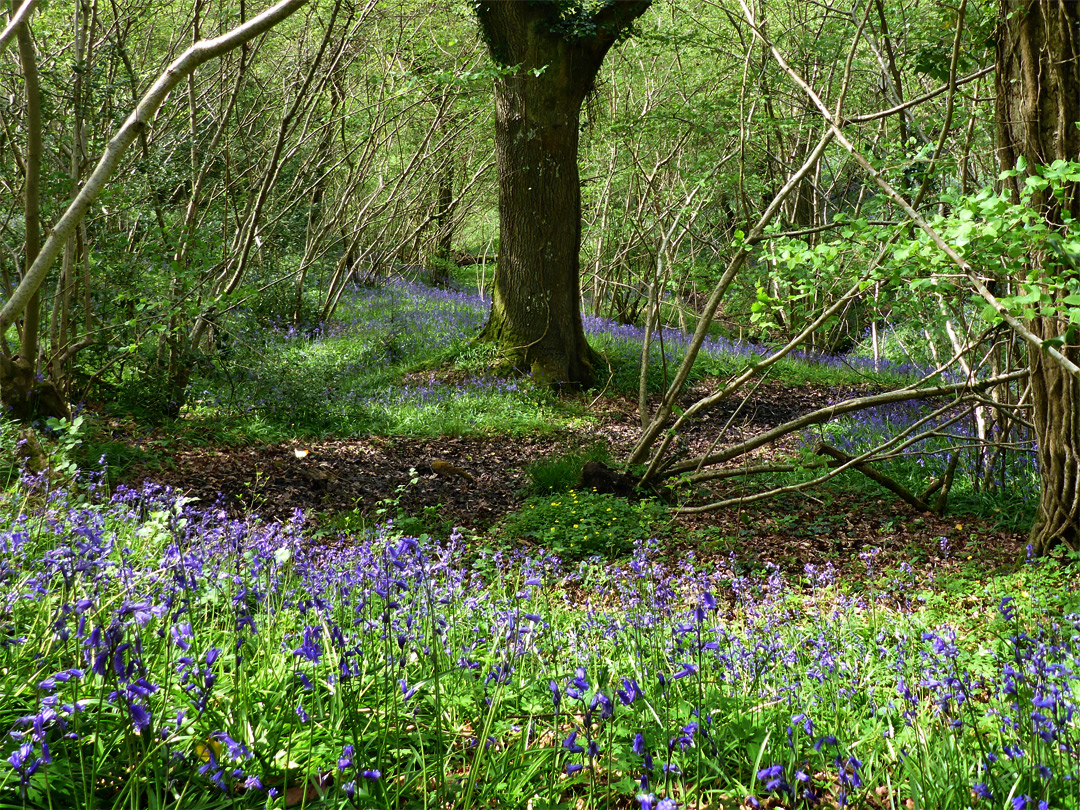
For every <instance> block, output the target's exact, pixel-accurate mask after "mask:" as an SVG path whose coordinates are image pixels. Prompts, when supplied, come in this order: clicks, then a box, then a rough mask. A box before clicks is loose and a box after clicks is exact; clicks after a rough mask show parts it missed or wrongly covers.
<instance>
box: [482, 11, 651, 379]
mask: <svg viewBox="0 0 1080 810" xmlns="http://www.w3.org/2000/svg"><path fill="white" fill-rule="evenodd" d="M562 5H563V4H559V3H554V2H534V3H519V2H514V3H507V2H490V3H487V2H483V3H479V4H477V6H476V14H477V16H478V18H479V20H480V24H481V27H482V29H483V32H484V37H485V40H486V41H487V44H488V47H489V49H490V51H491V55H492V57H493V58H494V59H495V61H496V62H498V63H499V64H500V65H504V66H509V65H515V66H516V68H515V69H514V70H513V72H510V73H507V74H505V75H503V76H502V77H501V78H499V79H498V80H497V81H496V83H495V160H496V167H497V171H498V176H499V259H498V268H497V269H496V272H495V291H494V296H493V300H492V305H491V315H490V317H489V319H488V323H487V326H486V327H485V328H484V332H483V334H482V335H481V339H483V340H488V341H491V342H494V343H496V344H497V345H498V346H499V347H500V348H501V349H502V350H503V351H504V353H505V354H506V355H507V357H508V358H509V359H510V360H511V361H512V362H513V363H514V364H515V365H517V366H518V367H519V368H522V369H525V370H528V371H529V372H531V373H532V374H533V376H534V377H535V378H536V379H538V380H539V381H541V382H543V383H545V384H554V385H560V384H569V385H574V386H588V385H591V384H592V383H593V382H594V381H595V379H596V356H595V353H594V351H593V350H592V348H590V346H589V344H588V342H587V341H586V339H585V332H584V329H583V328H582V321H581V289H580V269H581V268H580V250H581V184H580V181H579V178H578V166H577V149H578V129H579V120H580V114H581V105H582V102H583V101H584V100H585V96H586V95H587V94H588V92H589V91H590V90H591V89H592V86H593V81H594V80H595V78H596V74H597V73H598V72H599V70H600V65H601V64H602V62H603V60H604V56H605V55H606V54H607V51H608V49H609V48H610V47H611V46H612V45H613V44H614V43H615V42H616V40H617V39H618V37H619V36H620V34H621V33H622V32H623V31H624V29H625V28H626V27H627V26H629V25H630V23H632V22H633V20H634V19H636V18H637V17H638V16H640V15H641V14H643V13H644V12H645V10H646V9H647V8H648V6H649V3H648V2H646V1H644V0H635V1H634V2H621V3H614V4H610V5H607V6H604V7H602V9H601V10H600V11H597V12H595V13H590V12H587V11H584V10H582V11H578V12H576V16H573V17H572V18H570V19H568V18H567V17H566V16H565V15H564V13H563V12H564V11H565V9H563V8H562ZM582 31H585V32H586V33H580V32H582Z"/></svg>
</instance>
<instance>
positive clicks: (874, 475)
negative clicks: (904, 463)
mask: <svg viewBox="0 0 1080 810" xmlns="http://www.w3.org/2000/svg"><path fill="white" fill-rule="evenodd" d="M814 452H815V453H816V454H817V455H819V456H828V457H829V458H832V459H836V460H837V461H839V462H840V463H841V464H850V465H851V467H852V468H854V469H856V470H858V471H859V472H861V473H862V474H863V475H865V476H866V477H867V478H869V479H870V480H871V481H873V482H874V483H876V484H880V485H881V486H883V487H885V489H887V490H889V492H891V493H893V494H894V495H896V496H897V497H898V498H900V500H902V501H905V502H906V503H909V504H911V505H912V506H914V507H915V508H916V509H918V510H919V511H920V512H930V511H933V510H932V509H931V508H930V505H929V504H928V503H926V501H924V500H922V499H921V498H919V496H918V495H915V494H913V493H912V492H911V491H910V490H908V488H907V487H905V486H903V485H902V484H899V483H897V482H896V481H894V480H893V479H892V478H889V476H887V475H885V473H883V472H879V471H878V470H875V469H874V468H873V467H871V466H870V465H869V464H866V463H865V462H861V461H855V459H854V458H853V457H852V456H849V455H848V454H847V453H845V452H844V451H843V450H838V449H836V448H835V447H833V446H832V445H829V444H825V442H818V444H817V447H815V448H814Z"/></svg>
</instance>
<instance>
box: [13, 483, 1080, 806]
mask: <svg viewBox="0 0 1080 810" xmlns="http://www.w3.org/2000/svg"><path fill="white" fill-rule="evenodd" d="M17 502H18V503H19V504H20V508H23V509H28V510H30V511H28V512H25V513H23V514H19V513H18V512H17V511H15V510H12V511H13V512H15V514H12V515H10V516H9V517H7V518H5V519H4V520H5V522H4V523H3V524H0V549H2V550H3V552H4V554H3V556H2V558H0V559H2V560H3V566H4V567H3V569H2V576H0V642H2V645H0V655H2V656H3V662H4V666H5V667H7V668H8V670H9V672H10V673H11V676H9V677H8V679H7V681H6V682H7V683H14V684H16V686H15V688H14V690H12V691H5V692H4V694H3V696H2V697H0V701H2V702H0V716H4V717H9V718H12V719H11V720H9V721H8V722H9V724H10V725H9V727H8V728H6V729H3V730H2V733H3V734H4V735H5V736H4V737H3V738H2V743H0V799H4V800H11V801H22V800H23V799H25V800H26V801H27V802H29V803H30V804H35V803H45V802H47V801H48V798H47V796H46V794H47V793H48V792H49V791H50V790H51V791H56V792H57V793H56V795H57V796H59V795H60V791H61V790H62V789H63V790H82V791H85V790H88V789H90V790H93V791H94V792H95V793H96V794H97V801H98V802H99V803H104V804H107V803H108V802H109V801H111V799H112V798H114V797H115V796H116V795H117V792H118V791H120V790H124V789H125V788H123V782H122V781H121V780H117V779H115V778H113V777H111V776H110V774H122V773H124V772H125V771H126V769H128V768H135V767H138V768H144V769H145V772H146V773H148V774H150V773H153V774H159V775H160V778H161V779H163V780H165V782H164V783H162V784H165V783H168V782H182V783H185V784H186V783H189V782H190V783H192V784H196V785H201V786H202V788H205V790H206V791H210V793H209V794H208V793H205V792H203V793H200V794H199V795H200V796H202V797H203V798H205V797H206V796H207V795H212V796H216V797H220V801H221V804H222V805H224V804H227V803H229V802H237V801H240V802H248V803H252V804H263V803H265V802H266V800H267V798H268V797H269V794H270V791H273V790H277V791H279V792H280V790H281V788H282V787H283V786H290V784H289V782H288V781H287V780H289V779H293V780H295V779H297V778H311V779H315V780H320V781H319V784H320V785H323V786H324V787H325V789H326V790H328V791H329V792H330V795H331V796H333V797H337V799H335V800H339V801H340V802H343V803H344V802H350V801H360V800H361V798H362V797H364V796H369V797H371V796H375V795H379V796H383V797H384V798H386V796H387V795H388V794H386V791H391V790H393V791H399V792H401V795H399V796H397V798H395V799H393V801H394V802H397V803H399V804H404V803H408V802H409V801H412V800H414V799H416V798H417V796H415V795H413V794H411V793H410V791H415V790H420V789H424V788H423V787H422V786H423V785H426V782H425V781H424V780H423V779H421V776H420V774H419V772H418V771H417V768H418V767H420V766H419V765H418V764H417V759H416V758H415V757H412V756H411V755H408V754H407V753H406V752H408V751H412V750H416V746H418V745H428V744H430V743H429V742H423V740H429V741H430V739H431V737H432V735H434V734H435V733H436V727H435V726H434V725H433V721H432V719H431V718H432V716H433V714H432V713H433V712H434V711H435V708H434V707H435V706H436V701H439V702H440V704H439V705H442V706H443V707H454V708H453V709H452V710H451V711H453V712H458V713H461V714H459V715H458V716H457V718H456V721H458V722H460V723H468V724H470V725H471V726H472V727H473V728H477V729H480V728H485V718H486V717H487V713H488V712H494V713H495V715H494V719H493V722H491V723H490V725H486V728H488V729H489V732H487V733H488V735H489V736H488V738H487V740H486V741H485V743H484V749H485V750H486V749H488V748H490V749H493V750H498V751H505V750H508V749H511V748H513V747H515V746H516V749H514V750H516V751H517V752H518V753H519V754H520V755H522V756H524V755H525V753H526V751H528V752H529V756H530V757H534V756H538V755H539V756H542V757H546V759H542V760H538V761H540V762H546V764H545V765H541V766H539V767H538V768H537V769H536V773H537V777H536V779H537V783H536V785H534V786H532V787H530V795H531V792H532V791H534V790H536V791H539V790H543V789H547V788H545V785H547V786H550V785H552V784H560V783H558V782H556V781H555V780H556V779H566V778H567V777H569V781H568V782H567V784H572V783H573V780H575V779H578V780H583V779H593V778H594V777H597V781H598V783H605V782H606V774H608V773H610V772H611V771H613V770H619V771H622V772H624V773H627V774H630V775H631V776H632V779H633V780H634V786H635V787H634V790H633V792H632V794H631V795H630V798H634V797H636V800H637V803H638V804H639V805H640V806H642V807H652V808H660V807H663V808H670V807H673V806H675V801H676V799H677V797H679V796H681V795H685V794H684V792H683V791H688V790H692V788H693V785H694V784H695V783H696V782H697V780H699V779H704V778H708V779H715V774H717V773H730V774H732V777H733V779H738V778H740V777H739V774H740V773H742V774H750V776H751V777H753V778H751V779H750V782H751V787H752V789H753V794H754V795H753V796H751V798H752V799H753V800H754V801H762V802H763V801H764V800H765V798H766V796H769V795H772V796H775V797H782V798H783V800H784V801H797V802H803V803H806V804H811V805H812V804H817V803H825V804H828V803H835V804H837V805H840V806H846V805H857V804H858V803H859V802H860V801H861V800H862V797H864V796H865V795H867V794H868V792H869V791H871V790H872V789H874V788H875V787H877V786H879V785H882V784H885V783H886V781H887V780H886V771H888V772H889V778H888V781H889V782H890V783H891V784H893V785H898V786H900V789H901V790H903V789H905V788H904V787H903V786H904V785H905V784H907V783H909V782H910V781H912V780H915V779H918V778H920V777H919V774H920V773H921V772H922V769H925V768H928V767H930V762H931V761H933V760H934V758H935V757H936V756H937V755H938V752H937V751H935V750H934V749H933V748H931V749H926V743H925V741H926V740H927V739H933V740H936V741H941V742H940V744H941V745H948V746H955V747H956V748H957V749H959V750H963V751H965V752H967V753H968V755H969V756H970V759H971V762H972V763H974V764H969V765H964V766H963V767H962V768H961V769H960V772H959V774H958V775H957V780H961V777H962V780H966V781H963V783H961V781H956V782H955V783H954V784H950V785H946V784H942V785H939V786H938V789H940V790H942V791H949V790H952V791H959V794H958V795H960V796H961V797H966V796H967V794H968V792H969V791H970V792H974V794H975V795H976V796H983V795H984V794H985V795H987V796H990V795H992V796H1000V797H1004V796H1007V795H1009V793H1010V790H1011V789H1012V786H1013V785H1014V784H1018V785H1019V787H1018V789H1017V791H1016V792H1014V793H1013V795H1014V796H1016V797H1019V796H1024V797H1030V798H1031V801H1032V802H1034V804H1032V805H1031V806H1032V807H1036V806H1038V803H1039V802H1041V801H1048V798H1047V797H1049V796H1052V795H1058V794H1061V793H1066V794H1068V795H1072V793H1071V792H1075V790H1076V783H1077V776H1078V772H1077V766H1076V762H1077V760H1076V755H1075V752H1076V751H1078V750H1080V735H1078V734H1077V730H1076V724H1075V711H1076V706H1077V693H1076V688H1075V684H1076V680H1077V678H1076V673H1077V665H1078V661H1077V659H1078V650H1077V646H1078V645H1077V638H1080V617H1077V616H1075V615H1057V616H1054V615H1053V613H1052V612H1050V613H1048V614H1047V615H1046V617H1045V620H1044V622H1043V623H1042V624H1041V625H1038V626H1037V627H1034V628H1030V627H1027V626H1025V625H1023V624H1022V623H1021V621H1020V618H1019V616H1020V615H1022V614H1023V615H1030V613H1031V611H1032V610H1034V608H1033V607H1031V606H1030V605H1028V604H1027V603H1023V604H1021V599H1020V597H1016V598H1013V597H1011V596H1007V597H1004V598H1002V597H998V599H996V600H995V601H994V602H993V603H992V604H989V605H988V606H987V610H988V613H991V614H993V615H995V616H996V619H994V621H993V622H989V623H988V624H989V625H990V626H991V627H992V628H993V629H994V632H995V633H997V635H996V636H995V635H993V634H990V635H983V636H981V637H980V638H978V639H977V640H976V639H968V638H966V637H965V636H964V635H963V634H962V633H961V632H959V630H958V629H957V628H953V627H949V626H940V627H932V628H929V627H925V626H923V625H921V624H920V623H919V620H918V617H917V616H908V615H905V614H904V613H902V612H900V611H896V610H895V609H893V608H888V609H890V610H894V612H893V613H890V614H889V616H890V620H889V621H887V622H884V623H881V622H879V623H877V624H868V623H867V621H866V615H867V612H868V607H867V606H868V604H878V603H877V602H876V600H874V599H870V600H869V601H867V600H858V599H852V598H848V597H844V596H843V595H841V594H837V593H836V592H835V589H834V577H835V574H834V572H832V571H831V570H830V569H829V568H828V567H825V568H821V569H814V570H808V571H807V572H806V583H807V585H808V590H806V591H804V590H802V588H801V586H799V585H794V586H793V585H792V584H790V583H789V582H788V581H787V579H786V578H785V577H784V576H783V574H782V572H781V571H780V570H779V569H777V568H775V567H766V568H765V569H764V570H763V571H762V572H760V573H758V574H753V575H749V574H746V573H745V570H744V569H743V568H741V567H740V566H738V565H737V561H735V560H734V559H732V560H730V561H728V562H727V563H721V564H718V565H717V564H713V565H710V566H708V567H699V566H698V565H696V563H695V561H694V560H693V559H692V555H687V556H686V558H684V559H683V560H681V561H680V562H679V563H678V564H676V565H671V564H668V563H665V562H663V561H662V558H661V556H660V549H659V547H658V545H657V544H656V543H655V542H651V541H650V542H644V541H643V542H640V543H638V544H637V545H636V547H635V551H634V553H633V555H632V556H631V557H630V558H629V559H628V560H625V561H621V562H618V563H613V564H604V563H601V562H599V561H595V560H593V561H583V562H580V563H577V564H575V565H573V566H566V565H563V563H562V562H561V561H560V560H559V559H557V558H556V557H554V556H552V555H551V554H550V553H545V554H542V555H534V554H531V553H530V552H529V551H528V550H525V549H520V550H516V551H513V552H505V551H494V550H486V551H482V552H480V553H472V554H470V553H467V550H466V549H465V548H464V546H463V544H462V540H461V537H460V536H459V535H455V536H453V537H451V538H449V539H448V540H446V541H445V542H443V543H435V542H433V541H424V542H421V541H419V540H416V539H414V538H409V537H398V536H396V535H395V534H394V533H393V532H392V530H390V529H389V528H388V527H384V528H383V529H382V530H381V531H379V532H376V533H373V534H371V535H368V536H365V537H350V538H342V539H341V540H340V541H339V542H336V543H331V544H330V545H314V544H312V542H311V541H309V540H308V538H307V537H306V535H305V533H304V525H303V519H302V516H300V515H297V516H295V518H294V519H293V520H292V521H291V522H289V523H285V524H277V523H274V524H268V523H263V522H261V521H259V520H258V519H257V518H255V517H252V518H249V519H245V520H231V519H229V518H227V517H226V515H225V514H224V513H223V511H222V510H221V509H220V508H217V507H214V506H211V507H209V508H206V507H201V506H199V505H197V504H194V503H190V502H186V501H185V500H184V499H183V498H181V497H179V496H178V495H177V494H176V493H173V492H170V491H168V490H165V489H161V488H158V487H153V486H147V487H145V488H144V489H142V490H120V491H119V492H117V494H116V495H115V496H114V497H113V498H112V500H111V501H110V502H107V503H102V504H99V505H90V504H88V503H86V501H85V499H82V498H77V497H74V496H73V495H72V494H70V493H67V492H64V491H54V492H52V493H49V495H48V496H47V497H43V498H40V499H25V498H24V499H20V500H18V501H17ZM865 562H866V564H867V565H868V566H874V570H875V571H877V570H878V569H879V568H880V566H881V562H880V560H879V558H878V557H877V555H874V554H868V555H867V558H866V560H865ZM897 577H899V578H901V580H902V581H908V580H909V577H910V569H909V571H908V572H904V571H901V572H899V573H898V574H897ZM883 578H884V579H887V578H888V576H887V572H883ZM1021 608H1023V609H1021ZM875 609H876V610H878V611H881V610H885V609H886V608H884V607H881V606H880V605H878V607H876V608H875ZM995 639H996V640H995ZM535 705H541V706H544V705H546V706H547V707H548V709H547V711H543V712H533V711H532V710H530V713H531V714H530V719H529V722H528V726H527V727H524V724H523V723H522V721H521V720H520V711H519V709H518V708H516V707H518V706H535ZM462 707H466V708H462ZM271 708H273V710H270V709H271ZM373 708H374V709H375V710H377V711H379V712H381V713H382V716H383V717H384V718H385V721H384V722H381V723H379V724H371V723H355V722H353V720H354V719H355V718H356V717H363V716H365V715H367V714H369V713H370V712H371V711H372V710H373ZM444 710H445V708H444ZM503 712H505V713H506V714H505V715H504V714H503ZM350 718H353V720H350ZM334 729H346V731H345V733H344V739H343V738H342V733H341V732H339V731H334ZM444 729H445V730H446V731H447V732H449V729H450V724H446V725H444ZM736 730H737V731H738V733H739V734H744V735H746V739H748V740H749V739H755V740H758V741H761V740H763V739H765V738H766V734H765V732H766V731H768V732H769V735H768V742H767V744H766V745H765V749H764V750H762V751H761V752H760V753H761V761H762V762H765V763H769V764H766V765H765V766H764V767H759V768H758V769H757V771H756V772H755V771H753V770H752V768H753V761H754V760H753V758H754V757H755V756H756V755H757V754H758V751H757V749H756V748H755V747H754V746H749V747H748V746H738V747H737V748H736V749H733V748H732V746H731V745H730V740H729V736H730V734H731V733H734V731H736ZM398 736H400V737H401V740H400V742H399V741H397V740H396V739H395V738H396V737H398ZM478 737H480V735H479V734H478V733H477V734H475V735H473V738H472V740H471V742H466V741H462V740H459V739H458V738H457V737H456V736H455V735H454V734H450V733H448V736H447V737H446V739H444V740H442V741H441V743H440V749H441V750H442V751H443V752H445V753H444V754H443V756H446V757H449V759H448V760H447V762H446V763H445V769H446V770H447V771H448V772H450V771H452V770H453V769H454V767H455V765H454V763H456V762H460V761H461V760H460V757H462V756H465V757H473V756H475V755H474V754H473V753H471V747H477V746H478V743H477V742H476V738H478ZM88 739H94V740H97V741H99V742H98V743H96V744H97V745H104V749H103V751H102V757H103V759H101V760H97V761H98V768H99V771H98V773H97V774H96V776H95V775H92V774H84V773H83V771H82V770H81V769H83V768H85V767H88V763H89V762H90V760H89V759H88V758H87V757H86V755H85V751H86V749H85V745H86V743H85V742H84V741H85V740H88ZM875 740H876V741H878V743H877V744H875V742H874V741H875ZM886 740H887V744H885V742H884V741H886ZM270 741H273V742H270ZM470 746H471V747H470ZM286 750H287V751H290V752H291V753H290V754H289V756H290V757H292V758H294V759H296V760H297V761H296V763H295V767H291V768H290V769H289V770H288V771H286V770H285V768H284V767H283V760H282V759H281V758H280V757H279V753H280V752H282V751H286ZM910 752H914V753H910ZM431 756H436V754H435V752H434V749H432V751H431ZM950 756H952V755H950ZM455 757H457V758H458V759H454V758H455ZM921 758H922V759H921ZM926 758H929V759H926ZM498 761H500V760H499V758H496V757H490V758H487V759H485V760H484V762H486V763H494V762H498ZM515 761H519V759H518V758H515ZM58 763H60V764H58ZM487 767H492V768H494V767H497V766H496V765H489V766H487ZM65 774H75V775H76V776H75V777H74V781H73V783H72V784H69V785H64V784H63V782H64V780H65V779H68V778H72V777H68V776H65ZM298 774H299V776H298ZM327 774H335V775H336V776H335V777H334V779H332V780H328V779H327V778H326V775H327ZM972 774H973V775H974V778H970V779H969V776H970V775H972ZM304 775H306V777H305V776H304ZM478 779H480V780H484V781H485V782H487V781H491V782H493V783H494V782H497V781H499V779H500V774H498V773H495V772H487V771H485V772H483V773H481V774H479V775H478ZM87 785H93V786H94V787H93V788H87V787H86V786H87ZM737 785H738V783H737V782H733V783H732V784H731V789H732V790H735V789H736V787H737ZM153 789H154V788H153V783H152V781H147V783H146V784H145V785H143V786H142V787H140V788H138V790H147V791H150V790H153ZM611 789H612V790H614V788H611ZM126 790H129V791H130V790H131V788H130V787H129V788H126ZM54 798H55V797H54ZM208 801H210V800H208ZM380 801H382V799H380ZM387 801H390V800H389V799H387ZM211 803H212V801H211ZM750 803H752V802H750ZM54 804H55V802H54Z"/></svg>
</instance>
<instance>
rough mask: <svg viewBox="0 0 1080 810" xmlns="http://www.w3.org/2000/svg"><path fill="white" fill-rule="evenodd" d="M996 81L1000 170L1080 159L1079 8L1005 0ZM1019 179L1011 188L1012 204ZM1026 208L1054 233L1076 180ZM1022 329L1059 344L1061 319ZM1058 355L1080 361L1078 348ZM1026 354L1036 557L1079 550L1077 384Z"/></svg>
mask: <svg viewBox="0 0 1080 810" xmlns="http://www.w3.org/2000/svg"><path fill="white" fill-rule="evenodd" d="M995 83H996V85H997V87H996V89H997V101H996V104H997V110H996V113H997V115H996V118H997V125H998V133H997V138H998V160H999V162H1000V164H1001V167H1002V168H1003V169H1015V168H1016V167H1017V165H1018V160H1019V159H1020V158H1021V157H1022V158H1024V159H1025V160H1026V161H1027V171H1028V172H1029V173H1030V172H1033V171H1034V168H1035V167H1036V166H1045V165H1049V164H1051V163H1053V162H1054V161H1055V160H1071V161H1076V160H1080V129H1078V128H1077V121H1080V3H1075V2H1067V1H1066V0H1002V2H1001V7H1000V16H999V20H998V41H997V72H996V76H995ZM1023 180H1024V178H1023V177H1019V178H1011V179H1010V180H1009V181H1008V182H1009V183H1010V184H1011V185H1012V190H1013V193H1014V195H1015V198H1016V199H1017V200H1019V190H1020V187H1021V185H1022V184H1023ZM1031 204H1032V205H1033V206H1034V207H1035V208H1036V209H1037V210H1038V211H1039V212H1040V213H1041V214H1042V215H1043V216H1044V217H1045V219H1046V221H1047V223H1049V224H1050V225H1051V226H1060V225H1061V224H1062V222H1063V221H1064V215H1065V214H1069V215H1071V216H1072V217H1073V218H1074V219H1076V218H1077V217H1080V183H1072V184H1071V185H1070V186H1069V187H1068V188H1067V189H1066V193H1065V194H1064V196H1063V198H1061V199H1058V198H1055V197H1054V195H1053V194H1051V193H1050V192H1049V191H1047V190H1044V191H1041V192H1037V193H1035V194H1034V195H1033V196H1032V199H1031ZM1050 259H1052V254H1042V255H1034V256H1032V257H1031V261H1032V262H1033V266H1034V269H1036V270H1037V271H1038V270H1040V269H1041V268H1042V267H1043V266H1044V265H1045V264H1046V263H1047V262H1048V261H1049V260H1050ZM1028 326H1029V328H1030V329H1031V331H1032V332H1034V333H1035V334H1036V335H1037V336H1038V337H1040V338H1043V339H1049V338H1059V337H1061V336H1064V335H1065V334H1066V328H1067V327H1068V318H1067V316H1066V315H1059V316H1054V317H1046V316H1040V317H1038V318H1036V319H1035V320H1034V321H1032V322H1030V323H1029V324H1028ZM1061 351H1062V352H1063V353H1064V354H1066V356H1067V357H1068V358H1069V359H1070V360H1072V361H1073V362H1076V361H1077V360H1080V351H1078V350H1077V347H1076V346H1075V345H1072V346H1069V345H1067V344H1066V345H1064V346H1062V347H1061ZM1029 354H1030V369H1031V400H1032V405H1033V406H1034V413H1033V418H1034V423H1035V430H1036V438H1037V440H1038V460H1039V474H1040V477H1041V479H1042V482H1041V483H1042V490H1041V494H1040V498H1039V511H1038V515H1037V517H1036V519H1035V524H1034V526H1033V527H1032V529H1031V535H1030V542H1031V544H1032V545H1033V546H1034V547H1035V549H1036V550H1037V551H1039V552H1040V553H1041V552H1045V551H1046V550H1047V549H1048V548H1050V547H1051V546H1052V545H1054V544H1056V543H1059V542H1063V543H1065V544H1066V545H1067V546H1068V547H1069V548H1073V549H1076V548H1080V527H1078V520H1077V513H1078V509H1080V457H1078V456H1080V379H1078V378H1077V377H1076V376H1074V375H1072V374H1070V373H1069V372H1068V371H1066V370H1065V369H1064V368H1062V366H1061V365H1060V364H1059V363H1057V362H1055V361H1054V360H1052V359H1051V358H1050V357H1046V356H1044V355H1042V354H1041V353H1040V352H1038V351H1037V350H1029Z"/></svg>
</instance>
